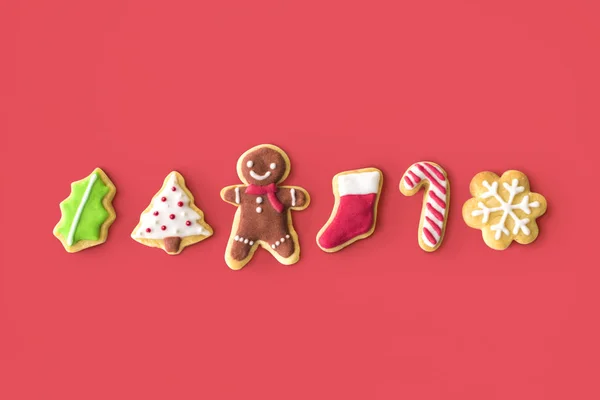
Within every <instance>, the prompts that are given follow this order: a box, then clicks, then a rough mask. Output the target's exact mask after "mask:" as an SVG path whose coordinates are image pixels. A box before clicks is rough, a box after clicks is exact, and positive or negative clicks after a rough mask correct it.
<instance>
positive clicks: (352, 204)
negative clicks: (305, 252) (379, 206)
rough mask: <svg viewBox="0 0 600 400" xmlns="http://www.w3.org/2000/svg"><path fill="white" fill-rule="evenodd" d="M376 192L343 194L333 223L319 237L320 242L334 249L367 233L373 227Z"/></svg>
mask: <svg viewBox="0 0 600 400" xmlns="http://www.w3.org/2000/svg"><path fill="white" fill-rule="evenodd" d="M376 197H377V194H376V193H370V194H353V195H347V196H342V197H341V198H340V205H339V206H338V209H337V213H336V214H335V217H334V219H333V221H331V224H330V225H329V226H328V227H327V229H325V231H324V232H323V233H322V234H321V236H320V237H319V244H320V245H321V247H323V248H325V249H332V248H334V247H337V246H339V245H341V244H344V243H346V242H347V241H349V240H351V239H353V238H355V237H357V236H359V235H362V234H364V233H367V232H368V231H369V230H370V229H371V228H372V227H373V220H374V217H375V207H374V206H375V198H376Z"/></svg>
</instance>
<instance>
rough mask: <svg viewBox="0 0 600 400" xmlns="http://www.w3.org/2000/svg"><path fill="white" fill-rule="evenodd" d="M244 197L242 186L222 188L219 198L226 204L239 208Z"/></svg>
mask: <svg viewBox="0 0 600 400" xmlns="http://www.w3.org/2000/svg"><path fill="white" fill-rule="evenodd" d="M243 196H244V186H243V185H231V186H227V187H224V188H223V189H222V190H221V198H222V199H223V200H225V201H226V202H228V203H229V204H233V205H234V206H239V205H240V203H241V201H242V200H241V199H242V197H243Z"/></svg>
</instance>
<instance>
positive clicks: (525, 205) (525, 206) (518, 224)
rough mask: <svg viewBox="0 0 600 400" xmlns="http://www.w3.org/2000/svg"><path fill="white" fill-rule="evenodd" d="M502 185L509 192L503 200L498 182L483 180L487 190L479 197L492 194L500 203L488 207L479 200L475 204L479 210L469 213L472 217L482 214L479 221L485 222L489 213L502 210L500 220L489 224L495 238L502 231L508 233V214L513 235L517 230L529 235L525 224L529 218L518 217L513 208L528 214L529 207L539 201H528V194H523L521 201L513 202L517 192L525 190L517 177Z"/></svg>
mask: <svg viewBox="0 0 600 400" xmlns="http://www.w3.org/2000/svg"><path fill="white" fill-rule="evenodd" d="M502 185H503V186H504V188H505V189H506V190H507V191H508V193H509V197H508V201H504V199H503V198H502V197H501V196H500V195H499V194H498V182H492V184H491V185H490V184H489V183H488V181H483V186H484V187H485V188H486V189H487V190H488V191H487V192H485V193H483V194H482V195H481V198H482V199H487V198H488V197H492V196H493V197H494V198H495V199H496V200H497V201H498V203H500V205H499V206H497V207H491V208H490V207H487V206H486V205H485V204H483V203H482V202H481V201H480V202H479V203H478V204H477V206H478V207H479V210H474V211H473V212H472V213H471V215H472V216H474V217H477V216H479V215H483V218H482V220H481V222H483V223H484V224H485V223H486V222H488V220H489V218H490V214H491V213H493V212H496V211H502V218H501V219H500V222H498V223H497V224H494V225H492V226H490V229H491V230H492V231H495V232H496V235H495V239H496V240H500V238H501V237H502V234H503V233H504V234H505V235H506V236H508V235H509V231H508V229H507V228H506V225H505V224H506V219H507V218H508V216H510V217H511V218H512V220H513V221H514V222H515V227H514V228H513V232H512V233H513V235H516V234H518V233H519V230H521V231H523V233H524V234H526V235H529V234H530V233H531V231H530V230H529V228H528V227H527V224H528V223H529V218H523V219H520V218H519V217H518V216H517V214H515V212H514V210H521V211H523V212H524V213H525V214H527V215H529V214H531V208H537V207H539V206H540V202H539V201H533V202H531V203H530V202H529V195H525V196H523V200H521V202H520V203H519V204H513V201H514V199H515V196H516V195H517V194H519V193H521V192H523V191H524V190H525V188H524V187H523V186H519V180H518V179H513V180H512V184H511V185H509V184H508V183H506V182H504V183H503V184H502Z"/></svg>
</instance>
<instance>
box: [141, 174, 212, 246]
mask: <svg viewBox="0 0 600 400" xmlns="http://www.w3.org/2000/svg"><path fill="white" fill-rule="evenodd" d="M200 219H201V216H200V215H199V214H198V213H197V212H196V211H194V210H193V209H192V208H191V207H190V199H189V198H188V196H187V195H186V194H185V193H184V191H183V190H182V189H181V187H180V186H179V184H178V183H177V179H176V175H175V173H174V172H172V173H171V174H170V175H169V178H168V181H167V184H166V185H164V187H163V188H162V190H161V191H160V192H159V193H158V194H157V195H156V196H154V198H153V199H152V208H151V209H150V210H149V211H147V212H144V213H143V214H142V216H141V217H140V225H139V229H138V230H137V232H136V234H135V236H134V237H135V238H140V239H165V238H168V237H180V238H183V237H186V236H195V235H210V232H209V231H207V230H206V229H204V228H203V227H202V225H200V224H199V223H198V221H199V220H200Z"/></svg>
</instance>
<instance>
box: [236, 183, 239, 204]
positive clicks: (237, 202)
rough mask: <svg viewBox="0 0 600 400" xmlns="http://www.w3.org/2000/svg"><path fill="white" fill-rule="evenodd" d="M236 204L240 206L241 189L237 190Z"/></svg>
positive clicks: (237, 188)
mask: <svg viewBox="0 0 600 400" xmlns="http://www.w3.org/2000/svg"><path fill="white" fill-rule="evenodd" d="M235 202H236V204H240V188H239V187H236V188H235Z"/></svg>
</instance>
